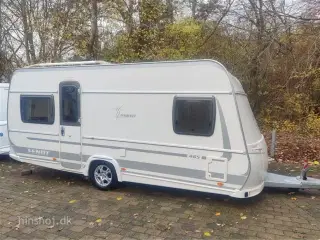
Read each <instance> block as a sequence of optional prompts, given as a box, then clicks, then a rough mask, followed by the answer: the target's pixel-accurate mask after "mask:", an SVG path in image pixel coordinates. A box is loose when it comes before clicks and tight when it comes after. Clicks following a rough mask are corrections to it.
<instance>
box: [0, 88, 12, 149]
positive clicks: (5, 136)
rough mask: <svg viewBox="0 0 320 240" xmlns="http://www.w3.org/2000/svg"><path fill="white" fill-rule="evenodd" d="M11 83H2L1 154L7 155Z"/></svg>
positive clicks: (0, 96) (0, 103)
mask: <svg viewBox="0 0 320 240" xmlns="http://www.w3.org/2000/svg"><path fill="white" fill-rule="evenodd" d="M8 91H9V83H0V154H1V155H7V154H9V151H10V145H9V140H8V129H7V104H8Z"/></svg>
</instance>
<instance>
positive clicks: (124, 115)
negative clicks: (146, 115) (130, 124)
mask: <svg viewBox="0 0 320 240" xmlns="http://www.w3.org/2000/svg"><path fill="white" fill-rule="evenodd" d="M135 117H136V114H132V113H124V112H123V111H122V106H121V107H118V108H116V119H118V118H135Z"/></svg>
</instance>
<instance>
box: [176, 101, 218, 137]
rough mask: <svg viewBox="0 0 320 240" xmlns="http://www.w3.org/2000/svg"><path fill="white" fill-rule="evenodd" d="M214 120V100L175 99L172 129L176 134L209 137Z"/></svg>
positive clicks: (212, 129)
mask: <svg viewBox="0 0 320 240" xmlns="http://www.w3.org/2000/svg"><path fill="white" fill-rule="evenodd" d="M215 120H216V104H215V98H214V97H212V98H187V97H176V98H175V99H174V104H173V129H174V132H175V133H177V134H183V135H194V136H211V135H212V134H213V132H214V126H215Z"/></svg>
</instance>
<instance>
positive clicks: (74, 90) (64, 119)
mask: <svg viewBox="0 0 320 240" xmlns="http://www.w3.org/2000/svg"><path fill="white" fill-rule="evenodd" d="M78 89H79V87H78V86H76V85H71V84H70V85H62V86H61V88H60V99H61V101H60V111H61V112H60V118H61V125H79V124H80V123H79V117H80V111H79V109H80V101H79V93H78Z"/></svg>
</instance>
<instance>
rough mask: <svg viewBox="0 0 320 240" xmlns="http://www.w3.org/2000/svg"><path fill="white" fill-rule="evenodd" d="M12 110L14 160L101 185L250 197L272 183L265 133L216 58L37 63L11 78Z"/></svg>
mask: <svg viewBox="0 0 320 240" xmlns="http://www.w3.org/2000/svg"><path fill="white" fill-rule="evenodd" d="M26 83H27V84H26ZM8 116H9V118H8V123H9V125H8V127H9V140H10V145H11V149H10V151H11V152H10V156H11V157H12V158H13V159H16V160H18V161H21V162H27V163H31V164H35V165H40V166H44V167H48V168H53V169H58V170H63V171H68V172H74V173H80V174H83V175H84V176H88V177H89V178H90V179H91V181H92V182H93V183H94V185H95V186H96V187H98V188H99V189H109V188H110V187H112V186H115V185H116V184H117V182H126V181H128V182H136V183H143V184H151V185H158V186H165V187H173V188H180V189H188V190H196V191H202V192H209V193H219V194H225V195H229V196H233V197H238V198H246V197H252V196H254V195H257V194H259V193H260V192H261V191H262V189H263V188H264V186H265V181H266V179H265V178H266V174H267V167H268V156H267V147H266V144H265V140H264V137H263V135H262V134H261V133H260V131H259V128H258V126H257V123H256V121H255V118H254V116H253V114H252V111H251V108H250V105H249V102H248V99H247V96H246V94H245V92H244V90H243V88H242V86H241V84H240V82H239V81H238V80H237V79H236V78H235V77H234V76H232V75H231V74H230V73H229V72H228V71H227V70H226V69H225V68H224V67H223V66H222V65H221V64H220V63H218V62H216V61H211V60H199V61H176V62H157V63H137V64H108V63H103V62H102V63H101V62H98V63H95V62H89V63H88V62H83V63H63V64H40V65H36V66H31V67H28V68H24V69H20V70H17V71H16V72H15V73H14V75H13V77H12V80H11V84H10V91H9V104H8Z"/></svg>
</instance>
